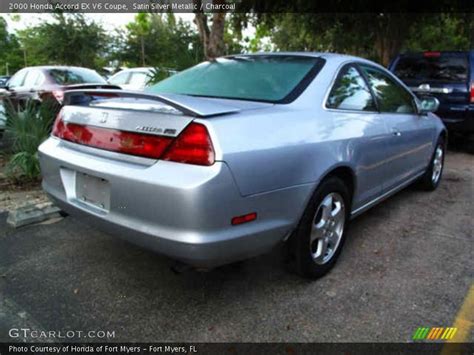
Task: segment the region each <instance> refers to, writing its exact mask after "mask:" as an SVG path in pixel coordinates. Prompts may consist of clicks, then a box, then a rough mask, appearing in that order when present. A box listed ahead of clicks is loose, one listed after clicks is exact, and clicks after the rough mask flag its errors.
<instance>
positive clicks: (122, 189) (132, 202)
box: [39, 138, 312, 267]
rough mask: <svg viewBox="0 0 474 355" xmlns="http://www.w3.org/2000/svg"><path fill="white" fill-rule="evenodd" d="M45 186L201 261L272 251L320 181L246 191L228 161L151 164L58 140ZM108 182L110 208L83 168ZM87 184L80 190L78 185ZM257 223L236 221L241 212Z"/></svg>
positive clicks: (74, 209)
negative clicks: (92, 192) (88, 190)
mask: <svg viewBox="0 0 474 355" xmlns="http://www.w3.org/2000/svg"><path fill="white" fill-rule="evenodd" d="M39 155H40V164H41V169H42V173H43V188H44V190H45V191H46V192H47V193H48V194H49V195H50V196H51V198H52V199H53V200H54V201H55V202H56V203H57V204H58V205H59V206H60V207H61V208H63V209H64V210H65V211H66V212H68V213H70V214H71V215H73V216H78V217H81V218H82V219H84V221H85V222H86V223H90V224H92V225H95V226H97V227H99V228H101V229H103V230H104V231H106V232H108V233H111V234H114V235H116V236H119V237H122V238H124V239H127V240H129V241H131V242H133V243H135V244H138V245H141V246H143V247H145V248H147V249H151V250H153V251H156V252H158V253H161V254H165V255H167V256H170V257H172V258H175V259H178V260H180V261H183V262H185V263H189V264H191V265H194V266H201V267H211V266H217V265H222V264H226V263H230V262H232V261H236V260H240V259H245V258H249V257H252V256H255V255H258V254H261V253H264V252H266V251H268V250H269V249H271V248H272V247H273V246H274V245H275V244H277V243H278V242H279V241H281V240H282V239H283V238H284V237H285V236H286V235H287V234H288V233H289V232H290V231H291V230H292V229H293V228H294V226H295V225H296V223H297V221H298V218H299V215H300V212H301V211H302V209H303V208H304V205H305V202H306V199H307V197H308V196H309V195H310V192H311V189H312V186H310V185H304V186H298V187H294V188H288V189H282V190H278V191H273V192H271V193H265V194H259V195H254V196H250V197H242V196H241V195H240V194H239V191H238V189H237V187H236V186H235V183H234V180H233V177H232V175H231V173H230V171H229V169H228V167H227V165H226V164H225V163H222V162H216V163H215V164H214V165H213V166H211V167H200V166H193V165H186V164H179V163H173V162H166V161H158V162H156V163H155V164H152V165H150V166H143V165H138V164H132V163H129V162H121V161H117V160H112V159H108V158H104V157H100V156H95V155H91V154H86V153H84V152H80V151H77V150H74V149H71V145H70V144H69V145H67V144H64V142H61V141H59V140H57V139H54V138H50V139H48V140H47V141H46V142H45V143H43V144H42V145H41V146H40V149H39ZM80 173H84V174H87V175H90V176H93V177H97V178H100V179H104V180H105V181H107V184H108V187H107V189H106V190H107V192H106V195H107V196H106V197H107V203H106V204H105V208H99V207H97V206H95V205H92V204H89V203H87V202H83V201H81V198H80V196H78V191H79V190H80V187H78V186H76V182H77V181H78V180H77V179H76V174H80ZM78 189H79V190H78ZM250 212H257V215H258V218H257V220H256V221H253V222H250V223H246V224H243V225H239V226H232V225H231V219H232V217H234V216H239V215H244V214H247V213H250Z"/></svg>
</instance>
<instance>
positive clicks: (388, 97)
mask: <svg viewBox="0 0 474 355" xmlns="http://www.w3.org/2000/svg"><path fill="white" fill-rule="evenodd" d="M363 70H364V71H365V74H366V76H367V79H368V80H369V85H370V86H371V88H372V91H373V92H374V94H375V97H376V99H377V102H378V104H379V110H380V112H393V113H415V112H416V109H415V103H414V100H413V97H412V96H411V94H410V93H409V92H408V91H407V90H405V88H403V87H402V86H401V85H400V84H399V83H397V82H396V81H395V80H393V79H392V78H391V77H390V76H389V75H388V74H386V73H383V72H382V71H380V70H379V69H376V68H373V67H366V66H363Z"/></svg>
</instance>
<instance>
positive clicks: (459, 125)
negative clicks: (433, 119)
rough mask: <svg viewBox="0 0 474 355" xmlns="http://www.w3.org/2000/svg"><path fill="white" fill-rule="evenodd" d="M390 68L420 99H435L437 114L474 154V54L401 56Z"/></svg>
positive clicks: (428, 53) (424, 53)
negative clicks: (429, 97)
mask: <svg viewBox="0 0 474 355" xmlns="http://www.w3.org/2000/svg"><path fill="white" fill-rule="evenodd" d="M389 69H390V70H391V71H392V72H393V73H395V74H396V75H397V76H398V77H399V78H400V79H401V80H403V81H404V82H405V84H407V85H408V86H409V87H410V88H411V89H412V90H413V92H414V93H415V94H416V95H417V96H418V97H419V98H424V97H427V96H434V97H436V98H437V99H438V100H439V102H440V106H439V109H438V111H436V114H437V115H438V116H439V117H441V119H442V120H443V122H444V124H445V125H446V126H447V127H448V130H449V131H450V133H453V134H454V135H456V136H460V135H462V136H464V137H465V138H468V144H469V150H470V151H471V152H472V153H474V51H466V52H423V53H409V54H401V55H399V56H398V57H396V58H395V59H394V60H393V62H392V63H391V64H390V66H389Z"/></svg>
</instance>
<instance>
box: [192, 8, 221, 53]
mask: <svg viewBox="0 0 474 355" xmlns="http://www.w3.org/2000/svg"><path fill="white" fill-rule="evenodd" d="M194 3H195V4H196V5H197V8H198V9H201V4H202V1H201V0H194ZM212 3H213V4H214V5H223V4H225V3H226V2H225V0H212ZM211 16H212V24H211V26H210V27H209V23H208V20H209V18H208V15H207V14H205V13H204V12H203V11H202V10H197V11H196V13H195V17H194V23H195V24H196V26H197V28H198V31H199V37H200V38H201V43H202V46H203V48H204V57H205V59H207V60H212V59H214V58H216V57H219V56H221V55H223V54H224V50H225V46H224V30H225V17H226V13H225V12H214V13H213V14H212V15H211Z"/></svg>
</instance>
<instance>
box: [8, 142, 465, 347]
mask: <svg viewBox="0 0 474 355" xmlns="http://www.w3.org/2000/svg"><path fill="white" fill-rule="evenodd" d="M473 181H474V157H473V156H472V155H468V154H465V153H461V152H455V151H451V152H449V154H448V155H447V160H446V170H445V173H444V180H443V181H442V183H441V186H440V188H439V189H438V190H437V191H436V192H434V193H426V192H421V191H418V190H417V189H416V188H415V187H410V188H408V189H406V190H404V191H402V192H401V193H398V194H397V195H396V196H394V197H392V198H390V199H389V200H387V201H385V202H383V203H382V204H380V205H378V206H377V207H375V208H373V209H372V210H370V211H369V212H367V213H366V214H364V215H363V216H361V217H359V218H358V219H356V220H355V221H354V222H353V223H352V226H351V231H350V234H349V237H348V240H347V244H346V245H345V250H344V251H343V253H342V255H341V258H340V260H339V263H338V265H337V266H336V267H335V269H334V270H333V271H332V272H331V273H330V274H329V275H327V276H326V277H324V278H323V279H320V280H318V281H315V282H309V281H307V280H304V279H301V278H300V277H298V276H296V275H294V274H292V273H291V272H288V271H287V269H286V268H285V265H284V264H283V262H282V254H283V253H282V250H281V248H276V249H275V250H274V251H273V252H272V253H270V254H267V255H264V256H261V257H258V258H255V259H252V260H247V261H244V262H242V263H239V264H235V265H228V266H225V267H222V268H219V269H216V270H213V271H210V272H195V271H188V272H184V273H181V274H175V273H174V272H172V271H171V270H170V265H171V264H172V263H171V261H169V260H168V259H167V258H165V257H162V256H159V255H156V254H153V253H151V252H148V251H146V250H143V249H140V248H138V247H136V246H133V245H130V244H128V243H126V242H124V241H121V240H120V239H118V238H115V237H113V236H109V235H106V234H104V233H102V232H100V231H98V230H96V229H94V228H92V227H90V226H88V225H85V224H82V223H81V222H80V221H78V220H76V219H74V218H72V217H66V218H64V219H62V220H60V221H57V222H55V223H48V224H41V225H33V226H29V227H24V228H20V229H17V230H13V229H10V228H9V227H7V225H6V222H5V220H6V215H5V214H3V215H2V216H1V218H0V219H1V221H0V341H11V340H12V339H11V338H9V336H8V330H9V329H10V328H12V327H17V328H19V327H26V328H31V329H38V330H61V331H66V330H83V331H89V330H105V331H114V332H115V338H113V339H109V340H110V341H117V342H126V341H137V342H139V341H143V342H146V341H155V342H158V341H182V340H183V339H186V341H189V342H198V341H199V342H207V341H213V342H216V341H218V342H241V341H242V342H257V341H263V342H273V341H275V342H277V341H278V342H279V341H288V342H308V341H312V342H335V341H343V342H372V341H373V342H406V341H410V339H411V337H412V335H413V332H414V331H415V329H416V328H418V327H421V326H424V327H434V326H438V327H448V326H451V325H452V324H453V323H454V321H455V318H456V315H457V314H458V311H459V309H460V308H461V306H462V304H463V302H464V301H465V299H466V296H467V294H468V290H469V288H470V286H471V284H472V282H473V270H474V268H473V266H474V265H473V264H474V261H473V260H474V258H473V256H474V255H473V241H472V234H473V233H472V232H473V220H472V211H473V207H474V206H473V188H474V186H473ZM467 337H468V338H467V339H465V341H473V340H474V337H473V333H472V330H471V332H470V333H468V334H467ZM88 340H92V341H94V340H95V339H88Z"/></svg>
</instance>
